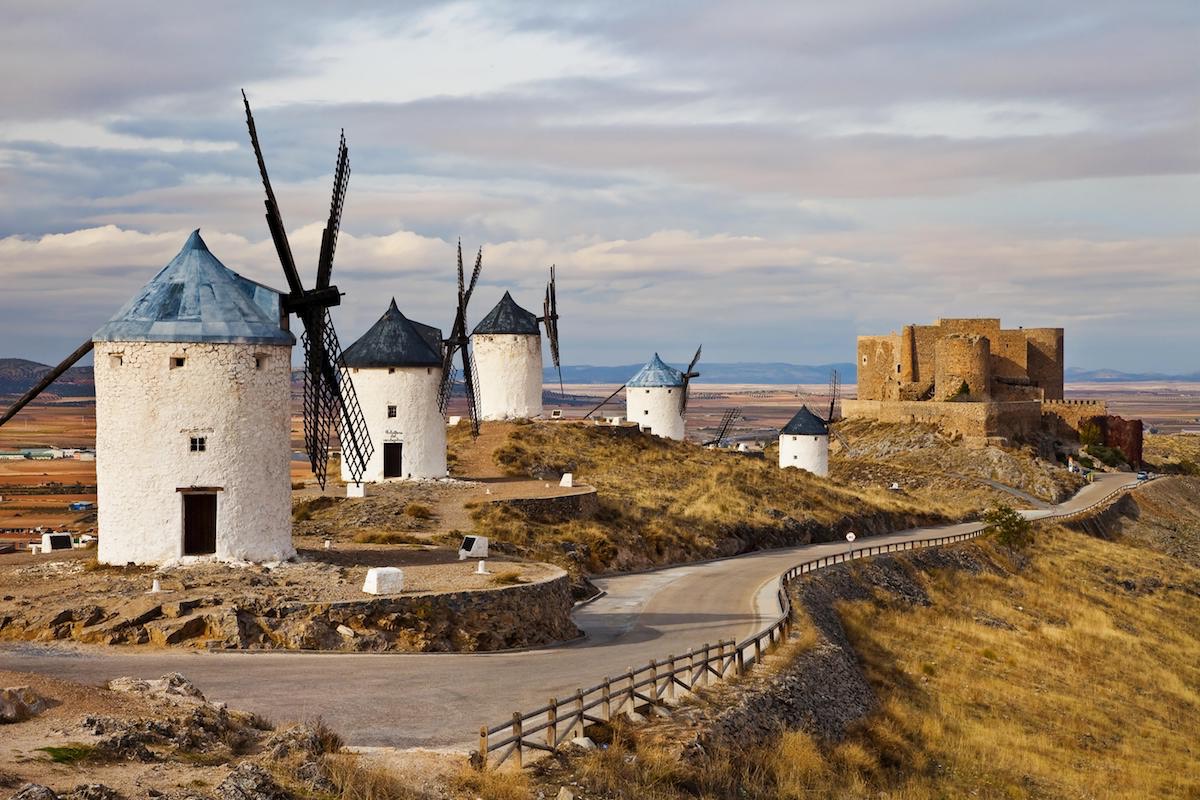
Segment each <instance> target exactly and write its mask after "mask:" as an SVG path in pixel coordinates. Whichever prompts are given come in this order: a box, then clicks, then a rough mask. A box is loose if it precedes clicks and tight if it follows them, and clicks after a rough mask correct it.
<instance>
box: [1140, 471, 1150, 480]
mask: <svg viewBox="0 0 1200 800" xmlns="http://www.w3.org/2000/svg"><path fill="white" fill-rule="evenodd" d="M1149 477H1150V476H1149V475H1148V474H1146V470H1142V471H1141V472H1139V473H1138V476H1137V478H1138V480H1139V481H1144V480H1146V479H1148V478H1149Z"/></svg>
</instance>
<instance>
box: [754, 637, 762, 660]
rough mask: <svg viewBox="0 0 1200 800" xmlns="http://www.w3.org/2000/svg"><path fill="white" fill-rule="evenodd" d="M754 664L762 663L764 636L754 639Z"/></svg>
mask: <svg viewBox="0 0 1200 800" xmlns="http://www.w3.org/2000/svg"><path fill="white" fill-rule="evenodd" d="M754 663H755V664H759V663H762V636H755V637H754Z"/></svg>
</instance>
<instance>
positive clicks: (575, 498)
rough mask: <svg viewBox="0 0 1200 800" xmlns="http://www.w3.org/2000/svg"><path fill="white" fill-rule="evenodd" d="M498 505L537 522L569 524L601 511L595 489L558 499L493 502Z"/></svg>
mask: <svg viewBox="0 0 1200 800" xmlns="http://www.w3.org/2000/svg"><path fill="white" fill-rule="evenodd" d="M492 502H493V503H494V504H496V505H501V506H507V507H509V508H515V509H519V510H520V511H522V512H523V513H524V514H525V516H527V517H529V518H530V519H532V520H535V521H537V522H548V523H554V522H568V521H570V520H574V519H590V518H591V517H593V516H595V514H596V512H597V511H598V510H600V501H599V498H598V497H597V495H596V490H595V489H594V488H591V487H588V488H584V489H582V490H581V491H580V492H578V493H577V494H564V495H559V496H557V497H518V498H514V499H512V500H493V501H492Z"/></svg>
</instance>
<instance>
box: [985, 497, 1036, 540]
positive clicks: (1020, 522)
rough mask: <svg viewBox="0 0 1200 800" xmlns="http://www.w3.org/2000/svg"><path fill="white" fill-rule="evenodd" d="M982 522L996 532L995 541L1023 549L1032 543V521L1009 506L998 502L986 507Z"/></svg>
mask: <svg viewBox="0 0 1200 800" xmlns="http://www.w3.org/2000/svg"><path fill="white" fill-rule="evenodd" d="M983 521H984V523H985V524H986V525H987V526H988V527H989V528H991V529H992V530H993V531H995V532H996V541H998V542H1000V544H1002V545H1004V546H1005V547H1008V548H1011V549H1013V550H1024V549H1025V548H1026V547H1028V546H1029V545H1030V544H1032V543H1033V523H1031V522H1030V521H1029V520H1027V519H1025V518H1024V517H1022V516H1021V515H1020V514H1018V513H1017V512H1016V511H1013V509H1012V507H1011V506H1007V505H1004V504H1000V505H998V506H996V507H994V508H991V509H988V512H987V513H986V514H984V515H983Z"/></svg>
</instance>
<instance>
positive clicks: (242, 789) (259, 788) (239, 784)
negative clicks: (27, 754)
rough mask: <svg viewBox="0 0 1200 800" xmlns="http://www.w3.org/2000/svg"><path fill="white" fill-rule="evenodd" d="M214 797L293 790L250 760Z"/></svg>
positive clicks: (258, 796) (250, 798)
mask: <svg viewBox="0 0 1200 800" xmlns="http://www.w3.org/2000/svg"><path fill="white" fill-rule="evenodd" d="M213 797H215V798H217V800H293V795H292V794H291V792H288V791H287V790H286V789H284V788H282V787H281V786H280V785H279V784H278V783H276V782H275V779H274V778H272V777H271V776H270V774H269V773H268V772H267V771H266V770H265V769H263V768H262V767H260V766H258V765H257V764H251V763H250V762H248V761H246V762H243V763H241V764H239V765H238V766H237V768H236V769H234V770H233V772H231V773H229V775H228V776H227V777H226V778H225V780H223V781H221V785H220V786H218V787H217V788H216V791H214V792H213ZM38 800H40V798H39V799H38Z"/></svg>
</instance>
